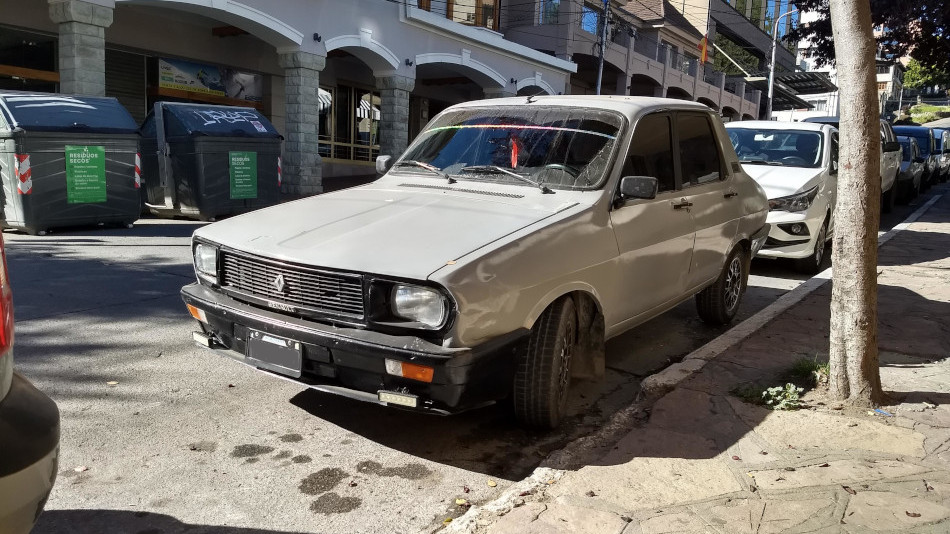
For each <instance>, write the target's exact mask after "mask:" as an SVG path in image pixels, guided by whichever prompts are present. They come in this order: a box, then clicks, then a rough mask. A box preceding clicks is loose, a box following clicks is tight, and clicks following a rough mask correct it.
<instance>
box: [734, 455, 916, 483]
mask: <svg viewBox="0 0 950 534" xmlns="http://www.w3.org/2000/svg"><path fill="white" fill-rule="evenodd" d="M825 464H827V465H828V467H821V466H822V465H825ZM793 469H795V470H794V471H786V470H785V468H776V469H767V470H761V471H750V474H751V475H752V476H753V477H754V478H755V483H756V486H758V487H759V489H762V490H787V489H790V488H808V487H818V486H827V485H831V484H857V483H859V482H873V481H877V480H884V479H887V478H900V477H908V476H912V475H917V474H920V473H926V472H928V471H930V468H928V467H923V466H919V465H916V464H913V463H910V462H907V461H900V460H870V461H862V460H856V459H846V460H832V461H829V462H822V463H819V464H813V465H808V466H804V467H795V468H793Z"/></svg>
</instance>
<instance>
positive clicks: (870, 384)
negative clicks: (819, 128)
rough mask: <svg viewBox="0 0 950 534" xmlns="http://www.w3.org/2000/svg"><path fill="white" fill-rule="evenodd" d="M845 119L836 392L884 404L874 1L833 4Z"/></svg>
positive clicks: (832, 353) (835, 304)
mask: <svg viewBox="0 0 950 534" xmlns="http://www.w3.org/2000/svg"><path fill="white" fill-rule="evenodd" d="M831 24H832V33H833V35H834V41H835V54H836V56H837V69H838V91H839V95H840V101H841V102H842V106H841V113H840V129H841V131H840V138H841V142H840V155H839V159H838V161H839V166H838V169H839V172H838V199H837V206H836V208H835V223H834V246H833V249H832V256H831V257H832V263H833V264H834V278H833V288H832V292H831V326H830V328H831V333H830V346H829V360H830V368H831V370H830V375H831V376H830V386H831V394H832V396H834V397H835V398H837V399H838V400H842V401H847V402H849V403H852V404H857V405H868V406H870V405H875V404H878V403H880V402H881V401H882V400H883V397H884V395H883V392H882V390H881V378H880V370H879V364H878V352H877V273H876V269H877V230H878V226H879V223H880V217H881V214H880V209H881V208H880V202H881V200H880V199H881V178H880V176H881V169H880V153H881V136H880V128H881V127H880V123H879V110H878V100H877V79H876V78H877V68H876V64H875V55H876V43H875V41H874V36H873V33H872V28H871V7H870V4H869V2H868V0H831Z"/></svg>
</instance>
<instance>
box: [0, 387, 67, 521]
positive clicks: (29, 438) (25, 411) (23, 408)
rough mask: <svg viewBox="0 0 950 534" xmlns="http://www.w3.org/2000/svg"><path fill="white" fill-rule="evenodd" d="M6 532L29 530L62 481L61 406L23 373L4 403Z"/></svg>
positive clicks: (1, 487)
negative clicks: (59, 467) (58, 477)
mask: <svg viewBox="0 0 950 534" xmlns="http://www.w3.org/2000/svg"><path fill="white" fill-rule="evenodd" d="M0 451H2V454H0V531H2V532H4V533H13V534H19V533H23V534H26V533H28V532H29V531H30V529H32V528H33V524H34V523H35V522H36V518H37V517H39V514H40V512H42V511H43V506H45V504H46V499H47V498H48V497H49V494H50V491H51V490H52V489H53V483H54V482H55V481H56V472H57V465H58V459H59V409H58V408H57V407H56V403H54V402H53V401H52V400H51V399H50V398H49V397H47V396H46V395H44V394H43V392H41V391H39V390H38V389H36V388H35V387H34V386H33V384H30V382H29V381H28V380H27V379H25V378H23V377H22V376H20V375H19V374H17V373H14V374H13V384H12V386H11V388H10V391H9V392H8V393H7V396H6V397H4V398H3V399H2V401H0Z"/></svg>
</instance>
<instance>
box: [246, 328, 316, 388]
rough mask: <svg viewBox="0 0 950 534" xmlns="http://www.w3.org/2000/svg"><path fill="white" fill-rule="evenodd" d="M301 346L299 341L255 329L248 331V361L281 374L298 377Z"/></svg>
mask: <svg viewBox="0 0 950 534" xmlns="http://www.w3.org/2000/svg"><path fill="white" fill-rule="evenodd" d="M302 352H303V351H302V348H301V346H300V342H299V341H294V340H292V339H286V338H282V337H278V336H274V335H271V334H266V333H264V332H258V331H257V330H250V331H248V335H247V359H248V363H250V364H252V365H256V366H257V367H260V368H261V369H267V370H269V371H274V372H275V373H280V374H282V375H287V376H292V377H294V378H300V368H301V361H302V360H303V357H302V355H301V354H302Z"/></svg>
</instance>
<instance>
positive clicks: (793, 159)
mask: <svg viewBox="0 0 950 534" xmlns="http://www.w3.org/2000/svg"><path fill="white" fill-rule="evenodd" d="M782 162H783V163H787V164H789V165H808V162H807V161H805V158H800V157H798V156H785V157H784V158H782Z"/></svg>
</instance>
